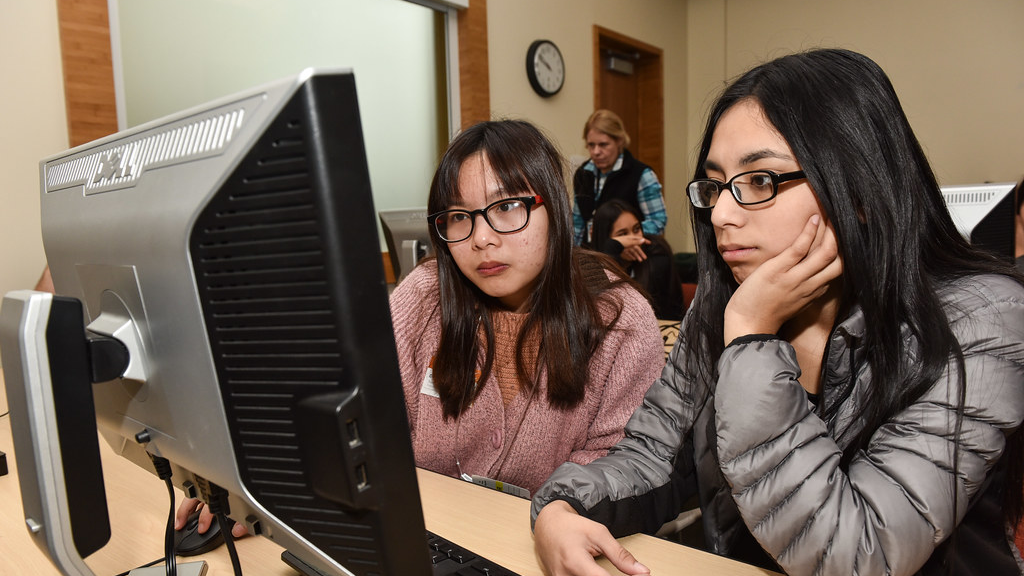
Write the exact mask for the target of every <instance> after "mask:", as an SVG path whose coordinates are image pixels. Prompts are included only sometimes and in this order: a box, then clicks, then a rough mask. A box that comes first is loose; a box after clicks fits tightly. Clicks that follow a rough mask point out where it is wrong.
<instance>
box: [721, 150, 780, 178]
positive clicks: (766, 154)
mask: <svg viewBox="0 0 1024 576" xmlns="http://www.w3.org/2000/svg"><path fill="white" fill-rule="evenodd" d="M765 158H774V159H776V160H793V157H792V156H790V155H789V154H785V153H782V152H779V151H777V150H772V149H771V148H762V149H760V150H754V151H753V152H748V153H746V154H744V155H743V156H742V157H741V158H740V166H747V165H750V164H753V163H754V162H757V161H758V160H764V159H765ZM704 171H705V172H708V171H715V172H725V171H724V170H722V167H721V166H719V165H718V163H717V162H715V161H714V160H710V159H709V160H705V161H704Z"/></svg>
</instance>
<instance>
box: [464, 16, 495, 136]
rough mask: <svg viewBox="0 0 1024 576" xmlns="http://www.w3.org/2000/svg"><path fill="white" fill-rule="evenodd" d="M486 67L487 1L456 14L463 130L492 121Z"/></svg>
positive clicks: (488, 72)
mask: <svg viewBox="0 0 1024 576" xmlns="http://www.w3.org/2000/svg"><path fill="white" fill-rule="evenodd" d="M490 84H491V81H490V69H489V68H488V64H487V0H470V2H469V8H468V9H466V10H463V11H461V12H459V99H460V101H461V105H460V112H461V115H462V128H466V127H468V126H472V125H473V124H476V123H477V122H481V121H483V120H490V119H491V87H490Z"/></svg>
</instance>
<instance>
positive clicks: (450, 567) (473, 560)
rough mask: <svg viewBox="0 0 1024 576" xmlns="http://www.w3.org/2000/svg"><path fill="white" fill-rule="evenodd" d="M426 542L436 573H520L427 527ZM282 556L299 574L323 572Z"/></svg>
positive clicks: (316, 575)
mask: <svg viewBox="0 0 1024 576" xmlns="http://www.w3.org/2000/svg"><path fill="white" fill-rule="evenodd" d="M427 546H428V547H429V549H430V561H431V563H432V564H433V576H519V574H517V573H515V572H513V571H511V570H509V569H507V568H503V567H502V566H500V565H499V564H497V563H496V562H493V561H491V560H488V559H486V558H484V557H483V556H480V555H479V554H476V553H474V552H472V551H470V550H468V549H466V548H464V547H462V546H459V545H458V544H455V543H453V542H451V541H450V540H447V539H445V538H444V537H442V536H438V535H437V534H434V533H433V532H430V531H429V530H428V531H427ZM281 560H283V561H284V563H285V564H287V565H289V566H291V567H292V568H293V569H294V570H295V571H296V572H298V573H299V574H304V575H305V576H323V573H322V572H320V571H319V570H317V569H316V568H313V567H312V566H310V565H309V564H306V563H305V562H304V561H302V560H301V559H300V558H298V557H297V556H295V555H294V554H292V553H291V552H289V551H287V550H285V551H284V552H282V553H281Z"/></svg>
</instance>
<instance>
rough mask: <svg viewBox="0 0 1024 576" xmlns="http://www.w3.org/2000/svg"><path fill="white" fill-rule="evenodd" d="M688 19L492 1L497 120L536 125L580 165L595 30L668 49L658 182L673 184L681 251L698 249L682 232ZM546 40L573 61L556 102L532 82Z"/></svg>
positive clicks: (669, 5) (674, 230) (656, 4)
mask: <svg viewBox="0 0 1024 576" xmlns="http://www.w3.org/2000/svg"><path fill="white" fill-rule="evenodd" d="M471 1H472V0H471ZM686 19H687V14H686V2H685V1H683V0H631V1H630V2H622V1H621V0H559V1H558V2H550V1H548V0H487V23H488V26H487V35H488V39H489V47H488V49H489V51H490V57H489V67H490V78H491V80H490V91H491V111H492V117H493V118H524V119H527V120H530V121H531V122H534V123H535V124H537V125H538V126H540V127H542V128H543V129H544V130H545V132H547V134H548V135H549V136H550V137H551V138H552V140H554V141H555V144H556V145H557V146H558V147H559V148H560V149H561V151H562V153H563V154H564V155H566V156H567V157H568V158H569V159H570V163H571V164H572V165H577V164H579V163H580V162H581V161H582V160H584V159H585V158H586V150H585V149H584V148H583V137H582V134H581V132H582V130H583V123H584V122H585V121H586V120H587V117H588V116H589V115H590V113H591V112H593V106H594V65H593V48H594V36H593V27H594V25H595V24H596V25H599V26H602V27H604V28H608V29H610V30H613V31H615V32H618V33H621V34H624V35H626V36H630V37H632V38H635V39H637V40H640V41H642V42H645V43H647V44H651V45H653V46H657V47H658V48H661V49H662V51H663V52H662V63H663V66H664V70H665V94H664V96H665V126H666V130H665V166H666V167H665V173H664V174H658V177H659V178H660V179H661V180H662V183H663V184H665V200H666V207H667V209H668V217H669V230H668V231H667V233H666V237H667V238H668V240H669V242H670V243H671V244H672V246H673V248H675V249H677V250H682V249H685V248H686V247H687V246H689V245H690V243H691V242H690V240H689V236H688V234H689V233H688V232H687V228H685V227H683V225H682V223H683V222H684V220H686V219H687V218H688V216H687V210H688V208H687V204H686V200H685V197H684V196H683V193H682V189H683V186H684V185H685V184H686V182H687V181H688V180H689V168H688V167H687V166H686V164H685V162H683V161H682V160H683V159H684V158H685V157H686V156H687V153H688V151H687V148H686V134H687V131H686V126H687V123H688V120H687V110H686V108H685V106H684V105H683V103H684V102H685V101H686V94H687V92H686V82H687V74H686V72H687V61H686V51H687V47H686V34H685V30H686ZM541 38H546V39H548V40H552V41H554V42H555V44H557V45H558V48H559V50H560V51H561V52H562V56H563V58H564V59H565V65H566V78H565V85H564V86H563V87H562V90H561V92H559V93H558V94H556V95H555V96H553V97H551V98H541V97H540V96H537V95H536V94H535V93H534V92H533V90H532V89H531V88H530V84H529V81H528V80H527V79H526V50H527V48H529V46H530V42H532V41H534V40H537V39H541ZM627 128H628V127H627Z"/></svg>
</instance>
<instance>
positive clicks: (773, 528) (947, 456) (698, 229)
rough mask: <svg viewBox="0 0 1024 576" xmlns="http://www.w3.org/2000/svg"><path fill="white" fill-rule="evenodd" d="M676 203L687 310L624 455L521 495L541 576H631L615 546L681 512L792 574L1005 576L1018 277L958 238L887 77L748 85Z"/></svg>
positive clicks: (712, 126) (742, 83) (736, 89)
mask: <svg viewBox="0 0 1024 576" xmlns="http://www.w3.org/2000/svg"><path fill="white" fill-rule="evenodd" d="M687 192H688V195H689V198H690V200H691V203H692V204H693V206H694V210H693V213H692V214H693V216H692V221H693V225H694V230H695V235H696V239H697V252H698V266H699V289H698V295H697V298H696V300H695V302H694V303H693V305H692V306H691V307H690V310H689V312H688V313H687V315H686V318H685V320H684V323H683V327H682V329H681V332H680V336H679V339H678V340H677V343H676V346H675V348H674V350H673V352H672V354H671V355H670V358H669V364H668V366H667V367H666V368H665V371H664V372H663V373H662V375H661V377H660V378H659V379H658V380H656V381H655V382H654V384H653V385H652V386H651V388H650V390H649V391H648V393H647V397H646V398H645V401H644V404H643V405H642V407H641V408H640V409H639V410H638V411H637V413H636V414H635V415H634V416H633V419H632V420H631V421H630V425H629V426H628V427H627V434H626V438H625V439H624V440H623V441H622V442H620V444H619V445H618V446H617V447H616V449H614V450H612V451H611V452H610V453H609V455H608V456H607V457H605V458H601V459H598V460H595V461H594V462H593V463H591V464H589V465H587V466H578V465H575V464H567V465H565V466H563V467H561V468H559V470H557V471H556V472H555V473H554V474H553V475H552V477H551V479H550V480H549V481H548V482H547V483H546V484H545V485H544V486H543V487H542V488H541V489H540V491H539V492H538V494H537V495H536V496H535V498H534V502H533V515H534V516H533V517H534V519H535V522H536V523H535V535H536V542H537V548H538V553H539V555H540V558H541V560H542V562H543V563H544V564H545V565H546V567H547V568H548V570H549V572H550V573H551V574H555V575H562V574H595V573H596V574H601V573H602V571H601V570H600V568H598V567H596V566H595V565H594V562H593V559H592V557H591V556H592V555H596V554H604V555H605V556H606V557H608V558H609V559H610V560H611V561H612V563H613V564H614V565H616V566H617V567H618V568H619V569H620V570H622V571H623V572H625V573H626V574H644V573H647V571H646V569H645V568H644V567H643V565H642V564H641V563H639V562H637V561H636V559H634V558H633V557H632V556H631V555H630V554H629V553H628V552H626V551H625V550H623V549H622V548H621V546H620V545H619V544H618V543H617V542H616V541H615V540H614V539H613V537H612V535H615V536H622V535H625V534H628V533H633V532H641V531H643V532H654V531H656V530H657V529H658V528H659V527H660V526H661V525H662V523H664V522H666V521H668V520H670V519H672V518H674V517H675V516H676V515H677V513H678V512H679V511H680V507H681V506H682V504H683V503H684V501H685V500H686V499H687V498H689V497H690V496H691V495H693V494H696V495H697V496H698V498H699V501H700V507H701V509H702V511H703V517H702V525H703V530H704V535H705V540H706V544H707V549H708V550H709V551H711V552H715V553H718V554H722V555H727V556H730V557H733V558H736V559H739V560H743V561H745V562H750V563H754V564H758V565H761V566H764V567H768V568H771V569H775V570H782V571H785V572H787V573H790V574H1020V573H1021V564H1020V556H1019V555H1018V554H1015V553H1014V551H1013V549H1012V548H1011V546H1012V544H1011V541H1012V535H1011V534H1012V531H1011V529H1010V527H1011V526H1014V525H1015V524H1016V522H1017V520H1018V519H1019V518H1020V514H1021V497H1022V484H1021V476H1022V468H1024V443H1022V434H1024V433H1022V432H1021V431H1020V425H1021V421H1022V419H1024V285H1022V284H1024V278H1022V277H1021V276H1020V275H1019V274H1018V273H1017V272H1016V271H1015V270H1014V268H1013V266H1012V265H1011V264H1010V263H1009V262H1004V261H1001V260H997V259H996V258H994V257H991V256H988V255H987V254H986V253H983V252H981V251H978V250H976V249H974V248H972V247H971V246H970V245H969V244H968V243H967V241H965V240H964V239H963V238H962V237H961V236H960V235H959V233H958V232H957V230H956V228H955V226H954V225H953V223H952V221H951V219H950V217H949V214H948V212H947V211H946V209H945V205H944V203H943V199H942V196H941V194H940V191H939V187H938V184H937V183H936V180H935V176H934V175H933V173H932V171H931V168H930V167H929V165H928V162H927V160H926V158H925V155H924V153H923V151H922V149H921V147H920V145H919V144H918V142H917V140H916V138H915V137H914V135H913V133H912V131H911V129H910V125H909V123H908V121H907V119H906V117H905V115H904V113H903V111H902V109H901V107H900V104H899V101H898V98H897V96H896V93H895V91H894V90H893V87H892V85H891V84H890V82H889V80H888V78H887V77H886V75H885V74H884V72H883V71H882V70H881V69H880V68H879V67H878V66H877V65H876V64H875V63H874V62H872V61H871V60H870V59H868V58H866V57H865V56H862V55H860V54H856V53H853V52H849V51H845V50H816V51H811V52H806V53H801V54H795V55H790V56H785V57H782V58H779V59H777V60H774V61H771V62H768V63H766V64H763V65H761V66H758V67H756V68H754V69H752V70H750V71H749V72H747V73H746V74H744V75H742V76H741V77H740V78H739V79H737V80H736V81H734V82H733V83H732V84H731V85H730V86H729V87H728V88H726V90H725V92H724V93H723V94H722V95H721V96H720V97H719V99H718V100H717V102H716V104H715V105H714V106H713V108H712V111H711V115H710V118H709V120H708V124H707V128H706V130H705V134H704V138H703V142H702V144H701V149H700V154H699V158H698V168H697V173H696V176H695V180H694V182H692V183H691V184H690V185H689V186H688V187H687ZM641 560H642V559H641Z"/></svg>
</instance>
